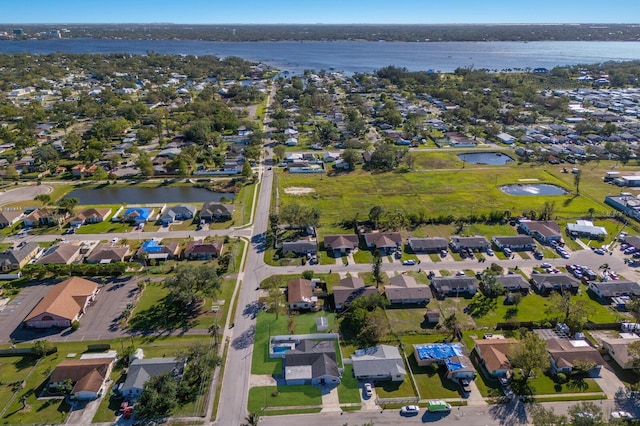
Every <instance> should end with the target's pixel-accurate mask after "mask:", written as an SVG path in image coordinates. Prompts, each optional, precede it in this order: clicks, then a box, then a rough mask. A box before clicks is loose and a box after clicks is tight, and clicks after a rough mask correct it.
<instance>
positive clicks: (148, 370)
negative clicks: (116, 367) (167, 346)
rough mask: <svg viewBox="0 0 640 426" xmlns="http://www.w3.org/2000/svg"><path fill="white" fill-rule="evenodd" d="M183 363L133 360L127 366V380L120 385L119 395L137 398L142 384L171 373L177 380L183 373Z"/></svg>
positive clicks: (168, 360) (165, 360) (176, 361)
mask: <svg viewBox="0 0 640 426" xmlns="http://www.w3.org/2000/svg"><path fill="white" fill-rule="evenodd" d="M184 368H185V363H184V362H183V361H179V360H178V359H176V358H170V357H169V358H143V359H134V360H133V361H132V362H131V364H129V371H128V373H127V378H126V379H125V381H124V383H123V384H122V388H121V389H120V394H121V395H122V396H123V397H124V398H127V399H129V398H137V397H139V396H140V394H141V393H142V389H143V388H144V384H145V383H146V382H147V381H148V380H149V379H152V378H154V377H157V376H160V375H162V374H165V373H171V375H172V376H173V377H175V378H176V379H179V378H180V377H182V374H183V373H184Z"/></svg>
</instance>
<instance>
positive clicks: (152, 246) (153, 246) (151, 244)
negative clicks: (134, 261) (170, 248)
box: [142, 240, 162, 253]
mask: <svg viewBox="0 0 640 426" xmlns="http://www.w3.org/2000/svg"><path fill="white" fill-rule="evenodd" d="M142 250H144V251H145V252H147V253H159V252H160V251H161V250H162V245H160V244H158V242H157V241H156V240H149V241H145V242H144V243H142Z"/></svg>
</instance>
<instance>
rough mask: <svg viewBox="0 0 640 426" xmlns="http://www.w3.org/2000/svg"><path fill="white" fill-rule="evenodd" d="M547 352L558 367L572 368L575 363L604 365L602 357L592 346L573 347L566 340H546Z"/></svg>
mask: <svg viewBox="0 0 640 426" xmlns="http://www.w3.org/2000/svg"><path fill="white" fill-rule="evenodd" d="M547 351H548V352H549V354H550V355H551V358H553V360H554V361H555V363H556V365H557V366H558V367H574V366H575V363H576V361H580V362H593V363H595V364H596V365H603V364H604V360H603V359H602V356H600V353H599V352H598V350H597V349H595V348H594V347H593V346H578V347H574V346H573V345H572V344H571V342H570V341H569V340H567V339H559V338H554V339H549V340H547Z"/></svg>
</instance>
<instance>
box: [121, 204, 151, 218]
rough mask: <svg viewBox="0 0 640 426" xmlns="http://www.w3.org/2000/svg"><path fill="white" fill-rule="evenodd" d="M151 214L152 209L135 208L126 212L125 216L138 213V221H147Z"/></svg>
mask: <svg viewBox="0 0 640 426" xmlns="http://www.w3.org/2000/svg"><path fill="white" fill-rule="evenodd" d="M151 212H152V209H145V208H141V207H133V208H129V209H127V210H125V212H124V215H125V216H129V215H130V214H131V213H137V214H138V219H140V220H142V219H144V220H145V221H146V220H147V219H149V216H151Z"/></svg>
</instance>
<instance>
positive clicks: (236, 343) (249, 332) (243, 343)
mask: <svg viewBox="0 0 640 426" xmlns="http://www.w3.org/2000/svg"><path fill="white" fill-rule="evenodd" d="M255 334H256V327H255V326H254V325H252V326H250V327H249V328H248V329H246V330H245V331H243V332H242V334H240V336H238V337H236V338H235V339H233V342H231V346H232V347H233V348H234V349H238V350H239V349H246V348H248V347H249V346H251V344H253V340H254V337H255Z"/></svg>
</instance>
